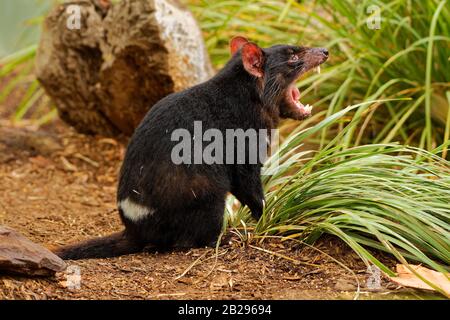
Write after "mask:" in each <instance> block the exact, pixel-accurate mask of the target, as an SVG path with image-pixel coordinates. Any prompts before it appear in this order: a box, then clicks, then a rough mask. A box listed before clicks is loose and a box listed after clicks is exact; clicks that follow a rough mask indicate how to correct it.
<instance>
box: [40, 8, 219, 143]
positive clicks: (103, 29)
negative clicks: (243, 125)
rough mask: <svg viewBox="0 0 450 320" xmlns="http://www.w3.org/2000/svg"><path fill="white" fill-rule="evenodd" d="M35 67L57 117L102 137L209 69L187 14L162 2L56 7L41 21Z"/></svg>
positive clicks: (128, 126)
mask: <svg viewBox="0 0 450 320" xmlns="http://www.w3.org/2000/svg"><path fill="white" fill-rule="evenodd" d="M74 6H75V9H74ZM77 8H79V13H80V15H79V16H80V17H81V19H80V20H79V21H80V24H79V28H77V26H76V24H73V21H74V20H73V19H76V18H77V16H76V13H77V11H76V10H77ZM74 10H75V11H74ZM71 23H72V24H71ZM74 27H75V29H74ZM36 71H37V77H38V79H39V81H40V83H41V84H42V86H43V87H44V88H45V90H46V92H47V94H48V95H49V96H50V97H51V98H52V99H53V101H54V102H55V104H56V107H57V108H58V111H59V115H60V117H61V118H62V119H63V120H64V121H66V122H67V123H69V124H70V125H72V126H74V127H75V128H76V129H77V130H78V131H80V132H83V133H91V134H101V135H106V136H114V135H117V134H119V133H124V134H126V135H130V134H132V132H133V130H134V128H135V127H136V126H137V125H138V124H139V122H140V121H141V119H142V118H143V116H144V115H145V114H146V112H147V111H148V110H149V109H150V108H151V106H152V105H153V104H154V103H156V102H157V101H158V100H160V99H161V98H163V97H164V96H166V95H168V94H170V93H172V92H175V91H179V90H183V89H185V88H188V87H190V86H192V85H195V84H197V83H200V82H203V81H205V80H207V79H208V78H209V77H210V76H211V75H212V74H213V69H212V67H211V64H210V61H209V58H208V55H207V53H206V50H205V46H204V43H203V40H202V35H201V31H200V30H199V28H198V25H197V23H196V22H195V20H194V18H193V16H192V14H191V13H190V12H189V11H188V10H187V9H186V8H184V7H182V6H181V5H180V4H178V3H177V2H175V1H169V0H122V1H121V2H119V3H118V4H115V5H112V4H110V2H109V1H108V0H74V1H68V2H66V3H64V4H62V5H59V6H58V7H56V8H55V9H54V10H53V11H52V12H51V13H50V14H49V15H48V17H47V18H46V20H45V23H44V28H43V32H42V38H41V41H40V44H39V48H38V52H37V58H36Z"/></svg>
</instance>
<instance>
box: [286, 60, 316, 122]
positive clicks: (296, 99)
mask: <svg viewBox="0 0 450 320" xmlns="http://www.w3.org/2000/svg"><path fill="white" fill-rule="evenodd" d="M313 69H315V70H316V72H317V73H320V65H319V66H316V67H315V68H313ZM296 82H297V79H296V80H294V82H293V83H292V84H291V85H290V86H289V87H288V95H289V97H288V99H289V100H290V104H291V105H292V106H295V107H296V108H297V109H298V110H299V111H300V112H301V113H303V114H304V115H305V116H309V115H310V114H311V111H312V108H313V106H311V105H309V104H307V105H306V106H305V105H303V103H301V102H300V90H298V88H297V86H296Z"/></svg>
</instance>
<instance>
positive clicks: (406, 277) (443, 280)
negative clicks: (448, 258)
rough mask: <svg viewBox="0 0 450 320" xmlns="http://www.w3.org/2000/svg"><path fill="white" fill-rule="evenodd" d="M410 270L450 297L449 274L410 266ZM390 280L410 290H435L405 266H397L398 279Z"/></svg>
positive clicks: (392, 278)
mask: <svg viewBox="0 0 450 320" xmlns="http://www.w3.org/2000/svg"><path fill="white" fill-rule="evenodd" d="M409 267H410V268H412V269H414V271H415V272H417V273H418V274H419V275H420V276H422V277H423V278H425V279H426V280H428V281H429V282H431V283H433V284H434V285H436V286H437V287H439V288H441V289H442V290H443V291H444V292H445V293H446V294H447V296H449V297H450V281H449V280H448V278H447V277H448V274H443V273H441V272H437V271H434V270H430V269H428V268H425V267H422V266H417V265H409ZM390 279H391V280H392V281H393V282H395V283H397V284H399V285H401V286H403V287H409V288H416V289H423V290H435V289H433V288H432V287H430V286H429V285H428V284H426V283H425V282H423V281H422V280H421V279H420V278H418V277H417V276H416V275H415V274H414V273H412V272H411V270H409V269H408V268H407V267H406V266H405V265H403V264H397V277H390Z"/></svg>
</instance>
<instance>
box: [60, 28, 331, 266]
mask: <svg viewBox="0 0 450 320" xmlns="http://www.w3.org/2000/svg"><path fill="white" fill-rule="evenodd" d="M230 49H231V54H232V58H231V59H230V61H228V63H227V64H226V65H225V67H224V68H223V69H222V70H221V71H219V72H218V73H217V75H216V76H214V77H213V78H211V79H210V80H208V81H206V82H204V83H202V84H199V85H197V86H194V87H192V88H189V89H187V90H184V91H182V92H177V93H173V94H171V95H169V96H167V97H165V98H163V99H162V100H160V101H159V102H157V103H156V104H155V105H154V106H153V107H152V108H151V109H150V111H149V112H148V113H147V115H146V116H145V118H144V119H143V120H142V122H141V124H140V125H139V126H138V128H137V129H136V131H135V132H134V135H133V137H132V138H131V140H130V142H129V145H128V148H127V152H126V155H125V159H124V161H123V165H122V168H121V172H120V179H119V186H118V192H117V204H118V209H119V213H120V217H121V220H122V222H123V224H124V225H125V230H124V231H122V232H118V233H115V234H112V235H110V236H106V237H101V238H97V239H92V240H87V241H85V242H81V243H77V244H74V245H68V246H65V247H62V248H60V249H58V250H56V253H57V254H58V255H59V256H60V257H62V258H63V259H83V258H105V257H112V256H118V255H123V254H129V253H135V252H139V251H141V250H143V249H144V248H145V247H147V246H151V247H156V248H174V247H199V246H208V245H213V244H214V243H215V242H216V241H217V239H218V236H219V234H220V232H221V229H222V225H223V216H224V207H225V197H226V195H227V193H228V192H230V193H232V194H233V195H234V196H235V197H236V198H237V199H238V200H239V201H240V202H241V203H242V204H243V205H247V206H248V208H249V209H250V211H251V213H252V216H253V217H254V218H255V219H259V218H260V216H261V215H262V213H263V207H264V194H263V188H262V185H261V177H260V174H261V172H260V171H261V166H262V164H261V162H260V161H258V162H257V163H246V162H245V161H244V163H242V162H240V163H229V162H225V161H223V162H221V161H216V162H213V163H205V162H200V163H198V162H195V163H192V162H191V163H189V162H186V163H175V162H174V161H173V149H174V147H175V146H176V144H177V142H176V141H174V140H173V132H175V131H176V130H179V129H183V130H184V131H183V132H188V133H190V134H192V136H191V138H192V140H195V139H201V137H198V136H197V137H195V132H194V131H195V130H194V123H195V122H196V123H201V124H202V128H203V130H207V129H211V128H214V129H216V130H218V131H219V132H221V133H223V134H224V135H225V131H226V130H228V129H243V130H247V129H254V130H260V129H273V128H276V126H277V125H278V122H279V120H280V118H292V119H296V120H302V119H305V118H306V117H308V116H310V114H311V107H310V106H309V105H307V106H304V105H303V104H302V103H300V101H299V97H300V92H299V90H298V89H297V87H296V85H295V83H296V80H297V79H298V78H299V77H300V76H301V75H302V74H304V73H305V72H307V71H308V70H310V69H312V68H315V67H318V66H319V65H320V64H322V63H323V62H325V61H326V60H327V58H328V51H327V50H326V49H324V48H308V47H303V46H293V45H275V46H272V47H270V48H260V47H259V46H258V45H256V44H255V43H252V42H249V41H248V40H247V39H245V38H243V37H235V38H233V39H232V40H231V42H230ZM227 150H228V149H227ZM245 150H247V151H248V148H246V149H245ZM234 151H236V150H234ZM235 156H236V155H235ZM244 158H245V159H248V157H244Z"/></svg>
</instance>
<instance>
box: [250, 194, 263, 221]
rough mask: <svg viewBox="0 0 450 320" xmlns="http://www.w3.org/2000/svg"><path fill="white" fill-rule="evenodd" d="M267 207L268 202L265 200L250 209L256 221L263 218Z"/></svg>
mask: <svg viewBox="0 0 450 320" xmlns="http://www.w3.org/2000/svg"><path fill="white" fill-rule="evenodd" d="M265 206H266V201H265V200H264V199H263V200H261V201H260V202H258V204H257V205H255V206H253V207H252V208H250V211H251V213H252V217H253V218H254V219H255V220H256V221H259V219H260V218H261V216H262V214H263V211H264V207H265Z"/></svg>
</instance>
